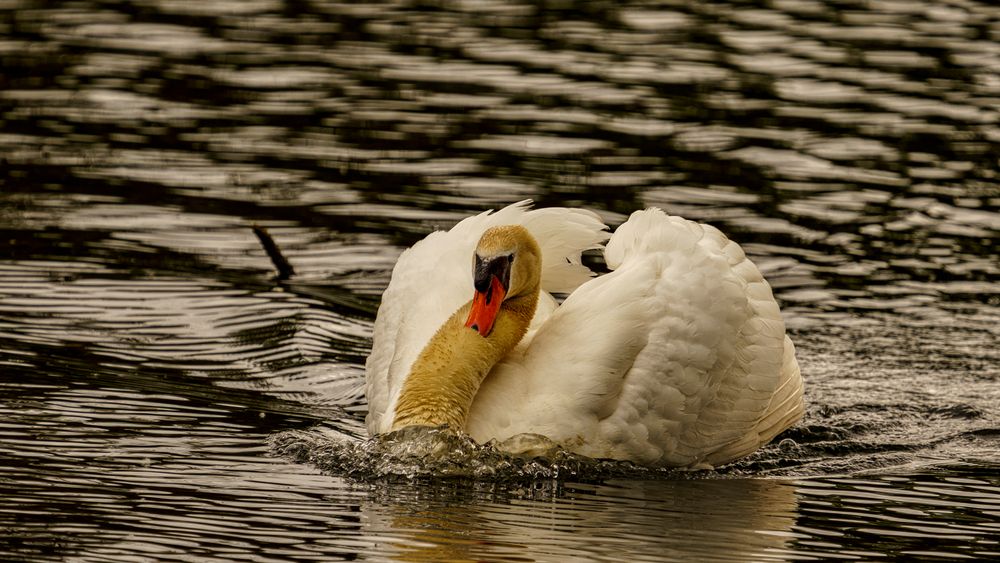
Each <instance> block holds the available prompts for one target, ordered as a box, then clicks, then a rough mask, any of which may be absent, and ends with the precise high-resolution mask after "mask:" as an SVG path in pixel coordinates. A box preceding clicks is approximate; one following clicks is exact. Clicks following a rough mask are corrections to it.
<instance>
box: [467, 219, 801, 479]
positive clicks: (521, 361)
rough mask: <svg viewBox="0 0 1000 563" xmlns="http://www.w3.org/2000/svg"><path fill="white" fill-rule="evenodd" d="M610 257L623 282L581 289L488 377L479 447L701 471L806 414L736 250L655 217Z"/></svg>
mask: <svg viewBox="0 0 1000 563" xmlns="http://www.w3.org/2000/svg"><path fill="white" fill-rule="evenodd" d="M605 256H606V260H607V262H608V265H609V266H610V267H612V268H615V270H614V271H613V272H611V273H609V274H606V275H604V276H601V277H600V278H597V279H594V280H592V281H589V282H587V283H585V284H583V285H582V286H580V287H579V288H578V289H577V290H576V291H575V292H574V293H573V294H572V295H570V296H569V297H568V298H567V299H566V301H565V302H564V303H563V304H562V305H561V306H560V307H559V308H558V309H557V310H556V311H555V312H554V313H553V314H552V315H551V317H550V318H549V320H548V321H546V323H545V324H544V325H543V326H542V327H541V328H540V329H539V330H538V331H537V333H536V334H535V336H534V338H533V340H532V341H531V342H530V343H529V344H528V345H527V346H526V347H525V348H524V349H523V354H521V355H513V356H511V357H510V358H508V360H507V361H505V362H504V363H502V364H500V365H498V366H497V367H496V368H495V369H494V371H493V372H491V374H490V375H489V376H488V377H487V379H486V381H485V382H484V384H483V387H482V388H481V389H480V391H479V394H477V397H476V401H475V403H474V404H473V408H472V413H471V416H470V422H469V428H468V429H469V432H470V433H471V434H472V435H473V436H474V437H476V438H477V439H479V440H484V439H489V438H498V439H504V438H507V437H509V436H511V435H514V434H519V433H537V434H543V435H546V436H548V437H550V438H552V439H555V440H557V441H561V442H563V443H565V444H567V445H568V446H570V447H571V448H573V449H575V450H576V451H578V452H580V453H584V454H586V455H592V456H597V457H614V458H620V459H633V460H637V461H640V462H643V463H646V464H651V465H678V466H698V465H705V464H717V463H721V462H724V461H728V460H730V459H733V458H735V457H737V456H738V455H742V454H743V453H746V452H747V451H748V450H747V448H749V449H750V451H752V449H753V448H756V447H757V446H758V445H759V444H760V442H761V440H762V439H763V438H762V437H761V432H762V429H763V430H766V434H767V435H768V437H767V439H770V437H773V435H774V434H776V432H775V431H774V430H776V429H778V428H781V429H783V428H784V427H787V425H789V424H791V422H794V420H796V419H797V418H798V417H799V416H801V379H800V378H799V376H798V370H797V367H796V368H795V370H794V374H792V373H791V372H790V371H788V370H786V369H784V366H786V365H789V361H788V359H787V358H786V353H787V354H791V350H787V351H786V348H785V345H784V341H785V336H784V323H783V322H782V320H781V316H780V314H779V312H778V307H777V304H776V303H775V302H774V299H773V297H772V296H771V291H770V288H769V286H768V285H767V282H765V281H764V279H763V278H762V277H761V275H760V272H759V271H758V270H757V268H756V267H755V266H754V265H753V264H752V263H751V262H750V261H749V260H747V259H746V257H745V256H744V255H743V252H742V250H741V249H740V248H739V246H738V245H736V243H733V242H731V241H729V240H728V239H726V237H725V236H723V235H722V234H721V233H720V232H719V231H718V230H717V229H715V228H713V227H709V226H706V225H699V224H697V223H693V222H690V221H686V220H684V219H681V218H679V217H668V216H666V215H664V214H663V213H662V212H660V211H659V210H646V211H641V212H637V213H635V214H633V215H632V217H631V218H630V219H629V221H628V222H626V223H625V224H623V225H622V226H621V227H619V229H618V231H617V232H616V233H615V235H614V236H613V237H612V238H611V240H610V241H609V243H608V248H607V250H606V252H605ZM790 363H791V364H792V365H794V356H792V358H791V360H790ZM796 386H797V387H798V389H799V394H798V395H797V397H796V395H795V393H794V389H795V388H796ZM779 388H783V389H787V390H788V392H787V393H785V395H783V396H782V399H783V403H782V405H780V406H779V405H777V404H776V405H775V408H774V409H772V408H771V405H772V401H773V400H774V397H775V396H776V390H778V389H779ZM796 399H797V401H798V402H797V403H796ZM772 411H773V412H772ZM764 427H766V428H764ZM751 445H752V447H751Z"/></svg>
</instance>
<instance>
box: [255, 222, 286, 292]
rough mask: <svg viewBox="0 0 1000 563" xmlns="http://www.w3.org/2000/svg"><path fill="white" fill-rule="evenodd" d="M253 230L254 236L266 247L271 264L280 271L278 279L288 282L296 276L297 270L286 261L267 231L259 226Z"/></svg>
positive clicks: (265, 250)
mask: <svg viewBox="0 0 1000 563" xmlns="http://www.w3.org/2000/svg"><path fill="white" fill-rule="evenodd" d="M252 228H253V234H255V235H257V239H258V240H260V245H261V246H263V247H264V252H267V256H268V258H270V259H271V263H272V264H274V268H275V269H276V270H278V279H279V280H287V279H288V278H290V277H292V276H294V275H295V269H294V268H292V265H291V264H289V263H288V260H285V256H284V255H283V254H282V253H281V250H279V249H278V245H277V244H275V242H274V239H273V238H271V235H270V234H269V233H268V232H267V229H265V228H264V227H261V226H258V225H254V226H253V227H252Z"/></svg>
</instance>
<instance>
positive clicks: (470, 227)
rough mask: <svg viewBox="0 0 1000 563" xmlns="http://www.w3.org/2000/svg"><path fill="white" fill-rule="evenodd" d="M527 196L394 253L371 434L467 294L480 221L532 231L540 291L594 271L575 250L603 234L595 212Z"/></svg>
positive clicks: (385, 423)
mask: <svg viewBox="0 0 1000 563" xmlns="http://www.w3.org/2000/svg"><path fill="white" fill-rule="evenodd" d="M530 203H531V202H530V201H527V200H526V201H522V202H519V203H515V204H513V205H509V206H507V207H505V208H503V209H501V210H499V211H496V212H485V213H481V214H479V215H475V216H473V217H468V218H466V219H463V220H462V221H461V222H459V223H458V224H457V225H455V226H454V227H453V228H452V229H451V230H449V231H438V232H434V233H431V234H430V235H428V236H427V237H426V238H424V239H423V240H421V241H420V242H418V243H417V244H415V245H413V247H412V248H410V249H408V250H406V251H405V252H403V254H402V255H400V257H399V260H398V261H397V262H396V266H395V267H394V268H393V270H392V278H391V280H390V281H389V286H388V287H387V288H386V290H385V292H384V293H383V294H382V303H381V305H380V306H379V310H378V316H377V317H376V320H375V329H374V333H373V335H372V352H371V354H370V355H369V356H368V361H367V362H366V364H365V377H366V381H365V383H366V386H365V393H366V396H367V398H368V416H367V418H366V423H367V426H368V431H369V432H370V433H371V434H373V435H374V434H378V433H382V432H387V431H388V430H389V427H390V426H391V424H392V420H391V419H392V415H391V413H392V412H393V411H394V409H395V403H396V399H397V398H398V395H399V390H400V389H401V388H402V385H403V379H404V378H405V377H406V375H407V374H408V373H409V371H410V367H411V366H412V365H413V362H414V361H415V360H416V359H417V356H419V355H420V351H421V350H423V348H424V346H426V344H427V342H428V341H429V340H430V339H431V337H432V336H433V335H434V333H435V332H436V331H437V329H438V327H440V326H441V324H443V323H444V321H445V320H447V319H448V317H450V316H451V315H452V313H454V312H455V311H456V310H457V309H458V308H459V307H461V306H462V305H464V304H465V303H466V302H468V301H469V299H471V297H472V261H473V258H472V255H473V252H474V251H475V248H476V245H477V244H478V243H479V238H480V237H481V236H482V234H483V232H485V231H486V229H488V228H490V227H494V226H498V225H511V224H521V225H524V226H525V228H527V229H528V231H529V232H531V233H532V235H534V236H535V238H536V240H537V241H538V244H539V246H540V247H541V249H542V255H543V260H545V263H546V265H545V266H543V269H542V288H543V289H544V290H546V291H551V292H557V291H558V292H568V291H572V290H573V289H575V288H576V287H577V286H579V285H580V284H581V283H583V282H584V281H586V280H588V279H590V278H591V276H593V272H591V271H590V269H589V268H587V267H586V266H583V265H582V264H581V263H580V253H581V252H582V251H583V250H586V249H590V248H600V246H601V243H602V242H603V241H605V240H607V237H608V235H607V232H606V229H607V227H606V226H605V225H604V224H603V223H602V222H601V221H600V219H599V218H598V217H597V215H596V214H594V213H591V212H589V211H584V210H576V209H565V208H547V209H539V210H534V211H529V206H530ZM551 309H552V307H548V310H551ZM535 328H537V323H536V324H535V326H533V327H532V330H534V329H535Z"/></svg>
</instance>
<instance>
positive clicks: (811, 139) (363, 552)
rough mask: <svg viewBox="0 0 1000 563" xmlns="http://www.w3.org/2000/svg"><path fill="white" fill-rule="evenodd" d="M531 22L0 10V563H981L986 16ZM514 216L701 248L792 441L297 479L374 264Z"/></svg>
mask: <svg viewBox="0 0 1000 563" xmlns="http://www.w3.org/2000/svg"><path fill="white" fill-rule="evenodd" d="M570 4H571V3H565V2H538V3H518V2H514V3H511V2H493V1H489V0H485V1H470V2H435V1H428V2H395V3H384V4H374V3H365V4H341V3H335V2H325V1H307V0H303V1H293V0H288V1H285V2H281V1H277V0H246V1H244V0H239V1H237V0H233V1H212V2H193V1H181V0H174V1H170V0H142V1H138V0H137V1H133V2H101V1H80V2H46V1H42V0H37V1H33V0H8V1H4V2H0V32H2V33H0V499H2V500H0V559H2V560H9V561H81V562H83V561H87V562H89V561H230V560H240V561H243V560H252V561H306V560H338V559H365V560H401V561H466V560H469V561H471V560H479V561H481V560H490V561H569V560H572V561H583V560H604V561H647V560H648V561H694V560H731V561H760V560H807V559H821V558H827V559H838V560H878V559H888V558H899V557H909V558H922V559H929V560H934V559H937V560H954V559H960V558H980V559H991V558H992V559H996V558H1000V308H998V305H1000V253H998V251H997V241H998V233H1000V165H998V155H1000V125H998V121H1000V8H997V7H996V6H995V5H994V3H992V2H987V1H985V0H955V1H951V2H931V1H920V0H883V1H873V2H853V1H836V2H815V1H811V0H774V1H771V2H759V3H755V2H712V3H685V2H655V3H646V2H625V3H617V2H583V3H578V4H575V5H572V6H571V5H570ZM525 198H531V199H534V200H535V202H536V204H537V205H539V206H550V205H562V206H580V207H585V208H588V209H592V210H594V211H596V212H597V213H599V214H600V215H601V216H602V217H603V218H604V219H605V220H606V222H608V223H609V224H611V225H617V224H618V223H620V222H622V221H623V220H624V219H625V218H626V217H627V216H628V214H629V213H630V212H632V211H634V210H636V209H641V208H643V207H646V206H659V207H661V208H663V209H664V210H666V211H667V212H669V213H673V214H679V215H683V216H685V217H687V218H690V219H695V220H699V221H705V222H710V223H712V224H714V225H716V226H718V227H719V228H720V229H722V230H723V231H724V232H725V233H727V234H728V235H729V236H730V237H732V238H733V239H735V240H737V241H739V242H740V243H741V244H742V245H743V247H744V249H745V250H746V251H747V253H748V254H749V255H750V256H751V257H752V258H753V259H754V260H755V262H756V263H757V264H758V265H759V266H760V268H761V270H762V271H763V272H764V274H765V276H766V277H767V278H768V279H769V280H770V282H771V284H772V287H773V288H774V290H775V294H776V297H777V298H778V300H779V302H780V303H781V305H782V308H783V311H784V313H785V318H786V322H787V325H788V327H789V330H790V333H791V335H792V338H793V339H794V340H795V342H796V345H797V347H798V358H799V362H800V365H801V368H802V373H803V376H804V378H805V380H806V400H807V402H808V409H807V415H806V417H805V419H804V420H803V421H802V423H800V424H799V425H798V426H797V427H795V428H793V429H791V430H789V431H787V432H786V433H785V434H783V435H782V436H779V438H778V439H777V440H776V441H775V443H773V444H772V445H770V446H768V447H766V448H764V449H763V450H761V451H760V452H757V453H756V454H754V455H752V456H751V457H749V458H747V459H745V460H742V461H740V462H737V463H735V464H732V465H730V466H727V467H722V468H718V469H717V470H716V471H711V472H693V473H678V472H641V471H637V470H632V469H629V468H626V467H623V466H611V467H607V466H603V465H601V466H598V465H594V466H587V465H583V466H579V467H562V468H561V469H560V470H559V471H557V472H556V473H557V474H556V475H555V476H553V474H551V473H544V472H543V473H539V475H538V476H537V477H532V476H530V475H527V474H526V473H524V472H521V473H510V474H503V473H501V474H500V475H498V476H494V478H489V479H459V478H452V479H445V478H434V477H428V476H422V477H414V478H407V477H405V476H403V475H396V476H395V477H393V476H382V477H379V478H365V475H354V476H349V475H347V474H345V471H344V469H343V467H341V468H340V469H337V467H336V466H335V465H332V464H330V463H327V460H328V458H327V457H324V455H323V454H324V452H326V451H327V449H324V448H328V447H329V446H330V444H337V443H340V444H347V445H350V446H352V447H357V448H359V449H364V447H365V444H366V443H365V442H364V441H363V440H365V439H366V435H365V430H364V426H363V420H364V414H365V410H366V406H365V399H364V394H363V379H364V370H363V364H364V358H365V357H366V355H367V353H368V349H369V346H370V336H371V329H372V323H373V320H374V316H375V311H376V308H377V306H378V302H379V296H380V294H381V291H382V289H383V288H384V287H385V286H386V284H387V283H388V281H389V275H390V271H391V268H392V265H393V263H394V261H395V259H396V257H397V256H398V255H399V253H400V252H401V251H402V250H403V249H404V248H406V247H407V246H409V245H411V244H413V243H414V242H415V241H417V240H419V239H420V238H422V237H423V236H425V235H426V234H427V233H429V232H431V231H432V230H434V229H436V228H448V227H450V226H451V225H453V224H454V223H455V222H457V221H458V220H460V219H461V218H462V217H464V216H467V215H469V214H473V213H478V212H480V211H482V210H484V209H490V208H494V207H498V206H502V205H506V204H508V203H511V202H514V201H518V200H521V199H525ZM254 225H259V226H262V227H265V228H267V229H268V230H269V232H270V233H271V235H272V236H273V238H274V239H275V241H276V243H277V244H278V245H279V246H280V247H281V249H282V251H283V252H284V254H285V255H286V256H287V258H288V260H289V262H290V263H291V264H292V266H293V267H294V269H295V275H294V276H291V277H290V278H289V279H287V280H285V279H278V278H277V277H276V272H275V270H274V267H273V265H272V263H271V261H270V260H269V258H268V256H267V254H266V253H265V252H264V250H263V248H262V246H261V244H260V242H259V241H258V240H257V238H256V237H255V236H254V234H253V232H252V227H253V226H254ZM592 258H593V261H594V264H595V266H597V267H600V263H599V259H598V258H596V257H592ZM283 441H284V442H283ZM289 441H292V442H296V443H297V449H296V450H295V451H294V452H292V451H291V450H289V449H282V448H280V447H276V446H275V444H280V443H286V444H287V442H289ZM293 454H294V455H293ZM480 461H481V460H480ZM549 469H551V467H550V468H549ZM371 476H372V475H369V477H371Z"/></svg>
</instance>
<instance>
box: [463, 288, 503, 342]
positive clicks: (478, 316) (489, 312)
mask: <svg viewBox="0 0 1000 563" xmlns="http://www.w3.org/2000/svg"><path fill="white" fill-rule="evenodd" d="M490 277H491V279H490V284H489V286H488V287H487V288H486V291H479V289H476V294H475V296H473V298H472V309H470V310H469V318H468V319H467V320H466V321H465V326H467V327H469V328H471V329H472V330H475V331H476V332H478V333H479V334H480V335H481V336H483V337H486V336H489V335H490V332H492V331H493V323H495V322H496V320H497V313H499V312H500V305H501V304H502V303H503V298H504V297H505V296H506V295H507V288H505V287H504V286H503V282H501V281H500V280H499V279H498V278H497V277H496V276H490Z"/></svg>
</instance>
